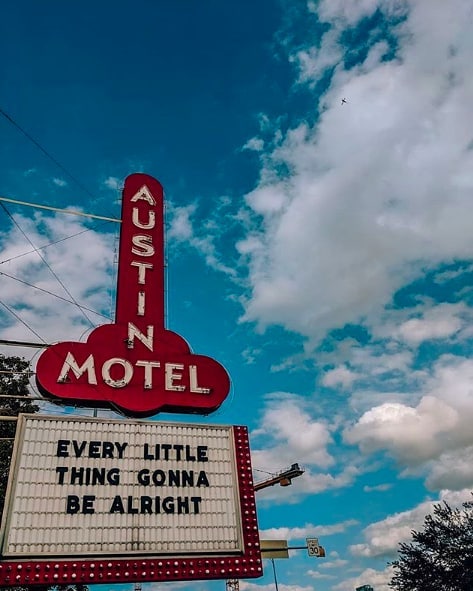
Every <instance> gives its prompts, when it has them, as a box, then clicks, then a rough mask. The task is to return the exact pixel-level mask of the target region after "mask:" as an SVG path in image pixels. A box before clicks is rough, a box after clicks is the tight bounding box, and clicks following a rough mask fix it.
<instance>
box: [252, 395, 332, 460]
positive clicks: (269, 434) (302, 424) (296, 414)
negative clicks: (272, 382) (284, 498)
mask: <svg viewBox="0 0 473 591" xmlns="http://www.w3.org/2000/svg"><path fill="white" fill-rule="evenodd" d="M304 406H306V402H305V401H304V400H303V399H302V398H299V397H297V396H294V395H290V394H275V395H273V396H271V397H270V398H269V399H268V401H267V405H266V407H265V409H264V413H263V416H262V419H261V421H260V426H259V428H258V429H256V430H254V431H253V433H252V436H253V437H255V438H257V437H260V436H264V437H265V438H269V439H271V440H272V442H273V445H270V446H269V448H268V449H269V450H270V451H261V452H259V453H258V451H257V450H256V451H255V454H256V458H258V461H256V460H255V465H260V466H264V465H266V466H271V465H273V466H274V465H281V464H282V465H283V466H284V465H286V464H287V465H291V464H292V463H293V462H294V458H295V457H297V458H298V460H299V461H300V462H301V463H303V464H309V465H316V466H318V467H321V468H327V467H328V466H331V465H332V464H333V463H334V459H333V457H332V456H331V455H330V453H329V452H328V449H327V446H328V445H329V444H330V443H331V440H332V438H331V435H330V430H329V427H328V425H327V423H326V422H325V421H322V420H317V419H314V418H312V417H311V415H310V414H309V412H308V411H307V410H304ZM266 454H271V458H275V459H276V458H277V461H276V462H274V461H272V459H271V460H270V458H269V457H268V459H267V460H266V461H267V462H268V463H264V458H265V455H266ZM270 461H271V463H270ZM260 462H263V463H260Z"/></svg>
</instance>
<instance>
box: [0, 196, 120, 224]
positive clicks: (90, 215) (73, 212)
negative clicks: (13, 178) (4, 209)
mask: <svg viewBox="0 0 473 591" xmlns="http://www.w3.org/2000/svg"><path fill="white" fill-rule="evenodd" d="M0 201H7V202H8V203H15V204H16V205H26V206H27V207H35V208H37V209H48V210H49V211H57V212H59V213H69V214H71V215H79V216H82V217H84V218H93V219H95V220H104V221H106V222H118V223H121V220H120V219H118V218H109V217H106V216H104V215H95V214H93V213H85V212H83V211H77V210H75V209H64V208H62V207H51V206H50V205H39V204H38V203H29V202H28V201H19V200H18V199H10V198H8V197H0Z"/></svg>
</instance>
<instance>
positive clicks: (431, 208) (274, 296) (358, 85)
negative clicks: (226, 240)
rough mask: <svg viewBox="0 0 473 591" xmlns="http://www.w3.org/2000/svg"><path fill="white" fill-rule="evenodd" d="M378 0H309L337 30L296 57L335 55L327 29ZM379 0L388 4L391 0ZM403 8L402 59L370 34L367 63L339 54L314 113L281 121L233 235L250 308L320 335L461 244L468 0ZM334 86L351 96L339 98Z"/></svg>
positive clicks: (466, 200) (309, 73) (470, 163)
mask: <svg viewBox="0 0 473 591" xmlns="http://www.w3.org/2000/svg"><path fill="white" fill-rule="evenodd" d="M379 4H380V3H378V2H375V1H374V0H372V1H366V2H341V1H340V2H328V1H327V2H322V3H317V4H315V3H314V4H313V5H312V8H313V10H315V9H316V7H317V10H318V12H319V14H320V15H321V16H322V18H323V20H326V21H327V22H328V23H329V24H330V25H332V33H331V35H330V36H327V38H323V39H322V44H321V47H320V48H318V49H314V48H313V47H315V45H316V39H315V38H314V43H313V44H312V46H308V47H307V49H306V53H305V54H304V56H305V62H304V63H303V64H302V59H301V54H300V51H301V50H299V54H298V56H297V58H296V57H293V59H295V61H296V62H297V63H300V64H302V65H303V70H301V71H303V78H304V79H305V80H307V82H308V83H310V82H312V81H314V80H315V78H317V77H318V76H319V75H320V71H322V70H323V69H324V68H325V67H326V65H327V64H330V59H328V58H327V57H325V56H326V55H328V56H329V57H331V58H332V59H333V60H335V61H337V60H338V61H339V56H338V53H337V51H338V50H337V48H336V45H337V40H336V39H335V40H334V38H333V35H334V33H333V30H335V31H341V30H342V29H343V27H344V26H346V25H347V24H353V23H355V22H357V21H358V20H359V19H360V18H362V17H363V16H366V15H368V14H371V13H372V11H373V10H374V9H375V8H376V7H377V6H378V5H379ZM381 7H382V9H383V10H384V11H385V12H387V13H388V14H392V13H393V12H395V11H396V10H399V8H398V7H399V3H396V2H389V1H385V2H382V3H381ZM406 8H408V9H409V12H408V13H407V18H406V21H405V22H404V23H403V24H402V25H399V28H398V35H399V41H400V47H399V50H398V59H396V60H393V61H390V62H386V61H382V59H381V57H380V56H381V54H382V51H380V49H379V48H378V49H376V48H375V49H374V50H373V51H372V52H371V54H370V55H369V57H368V58H367V62H366V64H365V65H364V66H359V67H356V68H352V69H351V70H349V71H346V70H344V69H343V68H342V67H341V66H340V65H339V66H337V69H336V71H335V74H334V77H333V78H332V82H331V86H330V88H329V90H328V91H327V93H326V95H325V97H324V100H323V103H324V104H323V109H322V112H321V113H320V118H319V119H318V120H317V123H316V126H315V127H312V126H311V124H309V123H302V124H300V125H299V126H298V127H296V128H293V129H290V130H289V131H288V132H287V133H286V134H285V135H284V136H283V137H282V139H281V141H280V142H277V141H276V142H275V144H274V148H273V150H272V152H270V153H268V154H267V155H266V156H267V157H266V158H265V159H264V160H263V161H264V163H265V164H264V166H263V169H262V171H261V182H260V183H259V185H258V186H257V187H256V189H255V190H253V191H252V192H251V193H249V194H248V195H247V204H248V206H249V208H250V209H251V210H252V211H253V212H254V214H255V226H254V229H253V231H252V232H251V233H250V235H249V239H248V240H247V241H243V242H242V243H241V244H240V248H241V250H242V252H243V251H244V253H245V255H244V256H245V257H247V259H248V262H249V268H250V276H249V279H250V282H251V288H252V292H251V295H250V297H249V298H248V300H247V302H246V303H245V313H244V319H245V320H248V321H254V322H257V323H258V324H259V325H260V326H262V327H265V326H267V325H270V324H272V323H277V324H282V325H283V326H285V327H286V328H288V329H290V330H294V331H297V332H299V333H300V334H302V335H306V336H308V337H310V338H312V339H318V338H320V337H321V336H322V335H323V334H324V333H325V332H326V331H327V330H329V329H331V328H333V327H334V326H343V325H344V324H345V323H347V322H359V321H360V320H366V321H367V322H368V323H373V322H376V319H377V318H379V316H380V314H381V313H382V310H383V307H384V306H385V305H386V304H387V303H389V301H390V299H391V296H392V294H393V292H395V291H396V290H397V289H399V288H400V287H401V286H402V285H404V284H405V283H406V282H408V281H410V280H411V279H413V278H415V277H417V276H419V275H420V274H421V273H422V272H423V271H424V270H425V269H426V268H428V267H429V266H430V267H432V268H433V267H435V265H437V264H438V263H440V262H442V261H445V260H452V259H455V258H461V257H469V256H470V254H471V252H472V250H473V235H472V233H471V231H470V227H469V226H470V225H469V217H470V193H471V188H472V187H473V173H472V172H471V171H472V170H473V152H472V151H471V150H469V149H468V146H469V144H470V142H471V132H470V130H471V127H472V125H473V114H472V112H471V109H470V104H471V99H470V97H471V95H472V86H473V82H472V80H473V64H472V63H471V60H470V56H471V52H472V49H473V47H472V46H473V40H472V38H471V35H469V25H468V23H469V22H470V17H469V10H470V6H469V2H467V1H465V0H452V3H448V4H446V3H443V4H438V5H436V9H435V10H431V4H430V3H428V2H414V1H411V2H405V3H403V10H405V9H406ZM329 37H330V38H329ZM302 65H301V68H302ZM341 96H346V97H347V98H348V99H349V104H347V105H344V106H343V107H341V106H340V104H339V98H340V97H341ZM280 170H287V171H288V173H287V174H285V175H284V176H281V174H280V172H279V171H280ZM424 320H425V319H424ZM434 324H435V323H434V321H433V320H432V321H431V322H430V324H428V323H427V320H425V321H424V323H423V325H422V326H420V325H419V324H418V323H415V322H414V323H411V324H410V325H406V326H405V327H404V336H405V338H407V339H410V340H411V341H412V340H414V341H415V342H419V341H420V339H421V338H423V336H426V337H429V338H431V337H432V336H433V337H435V335H439V336H443V335H445V334H448V335H451V334H454V332H455V330H456V326H457V324H455V322H454V321H453V320H450V321H448V320H445V321H444V323H443V324H442V323H440V321H437V323H436V326H434Z"/></svg>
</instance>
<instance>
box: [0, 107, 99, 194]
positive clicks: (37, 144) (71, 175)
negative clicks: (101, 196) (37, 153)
mask: <svg viewBox="0 0 473 591" xmlns="http://www.w3.org/2000/svg"><path fill="white" fill-rule="evenodd" d="M0 115H3V117H5V119H6V120H7V121H9V122H10V123H11V124H12V125H13V127H15V128H16V129H18V131H20V132H21V133H22V134H23V135H24V136H25V137H26V138H27V139H29V140H30V142H32V143H33V144H34V145H35V146H36V147H37V148H38V149H39V150H41V152H42V153H43V154H44V155H45V156H46V157H47V158H49V160H51V162H54V164H55V165H56V166H57V167H58V168H60V169H61V170H62V172H63V173H64V174H66V175H67V176H68V177H69V178H70V179H71V180H72V181H73V182H74V183H75V184H76V185H77V186H78V187H79V188H80V189H82V191H84V193H87V195H88V196H89V197H91V198H92V199H95V195H93V194H92V193H91V192H90V191H89V189H87V187H86V186H85V185H83V184H82V183H81V182H80V181H79V180H78V179H77V178H76V177H75V176H74V175H73V174H72V173H71V172H69V171H68V170H67V168H66V167H65V166H63V165H62V164H61V163H60V162H59V161H58V160H56V158H54V156H52V154H50V153H49V152H48V151H47V150H46V149H45V148H43V146H42V145H41V144H40V143H39V142H38V141H37V140H35V139H34V137H33V136H32V135H30V134H29V133H28V132H27V131H26V130H25V129H23V127H21V125H19V124H18V123H17V122H16V121H15V120H14V119H13V117H11V116H10V115H9V114H8V113H6V112H5V111H4V110H3V109H2V108H1V107H0Z"/></svg>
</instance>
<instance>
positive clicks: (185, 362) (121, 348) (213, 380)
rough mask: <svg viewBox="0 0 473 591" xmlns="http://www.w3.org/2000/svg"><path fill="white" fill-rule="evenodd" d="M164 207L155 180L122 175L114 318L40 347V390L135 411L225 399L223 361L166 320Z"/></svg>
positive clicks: (197, 407)
mask: <svg viewBox="0 0 473 591" xmlns="http://www.w3.org/2000/svg"><path fill="white" fill-rule="evenodd" d="M163 209H164V207H163V189H162V187H161V185H160V183H159V182H158V181H157V180H155V179H153V178H151V177H150V176H147V175H143V174H133V175H131V176H129V177H128V178H127V179H126V181H125V188H124V191H123V202H122V227H121V235H120V249H119V269H118V287H117V304H116V321H115V323H114V324H106V325H104V326H99V327H98V328H96V329H95V330H94V331H92V333H91V334H90V336H89V338H88V339H87V342H86V343H77V342H63V343H58V344H56V345H53V346H52V347H49V348H48V349H46V351H45V352H44V353H43V354H42V355H41V357H40V358H39V360H38V364H37V368H36V379H37V384H38V387H39V389H40V391H41V393H42V394H44V395H46V396H50V397H54V398H55V399H57V400H60V401H62V402H64V403H66V404H67V403H69V404H72V403H74V404H77V403H79V404H80V403H82V404H84V403H86V404H87V405H89V406H98V407H114V408H116V409H118V410H120V411H121V412H123V413H125V414H127V415H129V416H135V417H146V416H152V415H155V414H156V413H158V412H160V411H166V412H178V413H199V414H208V413H211V412H212V411H214V410H216V409H217V408H218V407H219V406H220V405H221V404H222V402H223V401H224V400H225V398H226V396H227V395H228V392H229V389H230V379H229V377H228V374H227V372H226V371H225V369H224V368H223V367H222V366H221V365H220V364H219V363H218V362H217V361H215V360H213V359H211V358H210V357H205V356H203V355H195V354H193V353H191V351H190V349H189V345H188V344H187V342H186V341H185V340H184V339H183V338H182V337H181V336H179V335H178V334H176V333H175V332H172V331H170V330H166V329H165V328H164V236H163Z"/></svg>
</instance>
